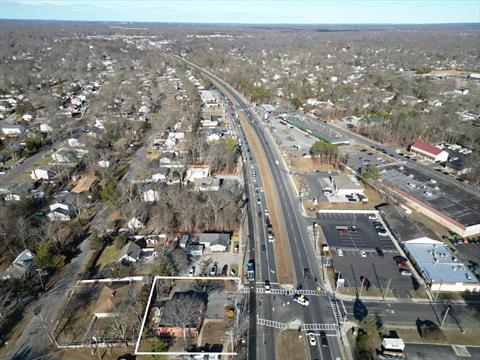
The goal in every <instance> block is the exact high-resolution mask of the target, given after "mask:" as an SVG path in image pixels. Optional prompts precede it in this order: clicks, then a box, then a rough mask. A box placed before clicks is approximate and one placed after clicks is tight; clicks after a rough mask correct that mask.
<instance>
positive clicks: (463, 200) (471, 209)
mask: <svg viewBox="0 0 480 360" xmlns="http://www.w3.org/2000/svg"><path fill="white" fill-rule="evenodd" d="M380 176H381V178H382V182H381V184H380V183H379V186H380V185H382V186H383V185H385V186H386V187H388V192H389V193H390V194H392V195H395V196H396V197H398V198H400V199H401V202H402V203H404V204H405V206H407V207H408V208H409V209H411V210H415V211H418V212H421V213H423V214H424V215H426V216H428V217H429V218H430V219H432V220H434V221H436V222H438V223H440V224H442V225H443V226H445V227H446V228H448V229H449V230H451V231H453V232H455V233H457V234H458V235H460V236H461V237H464V238H470V237H474V236H478V235H480V196H478V195H477V194H475V193H473V192H466V191H465V190H464V188H462V187H461V186H458V185H457V184H456V183H453V182H450V181H445V180H443V179H442V178H440V177H436V178H435V179H434V178H432V176H431V175H425V174H423V173H420V172H419V171H417V170H415V169H414V168H411V167H408V165H405V166H398V165H391V166H387V167H384V168H383V169H382V172H381V173H380Z"/></svg>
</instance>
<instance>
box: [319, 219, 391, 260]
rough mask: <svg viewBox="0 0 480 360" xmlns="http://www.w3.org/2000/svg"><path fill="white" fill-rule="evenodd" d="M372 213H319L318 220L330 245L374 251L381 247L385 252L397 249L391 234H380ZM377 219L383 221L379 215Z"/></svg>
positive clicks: (346, 248) (332, 246) (345, 248)
mask: <svg viewBox="0 0 480 360" xmlns="http://www.w3.org/2000/svg"><path fill="white" fill-rule="evenodd" d="M369 216H370V217H371V216H372V214H371V213H370V214H369V213H361V214H356V213H353V214H352V213H319V214H318V215H317V222H318V224H319V225H320V226H321V227H322V231H323V233H324V235H325V238H326V240H327V243H328V245H329V246H330V247H331V248H341V249H344V250H348V249H356V250H365V251H367V252H368V251H374V250H375V248H377V247H378V248H380V249H382V250H383V251H385V252H391V251H395V249H396V248H395V245H394V244H393V242H392V239H391V238H390V235H389V234H388V235H387V236H380V235H379V234H378V233H377V231H376V230H375V227H374V225H373V224H372V222H373V221H375V220H374V219H369ZM377 221H379V222H382V223H383V221H382V220H381V219H380V218H379V217H378V216H377Z"/></svg>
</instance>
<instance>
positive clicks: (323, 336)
mask: <svg viewBox="0 0 480 360" xmlns="http://www.w3.org/2000/svg"><path fill="white" fill-rule="evenodd" d="M320 344H322V346H323V347H328V340H327V334H325V331H320Z"/></svg>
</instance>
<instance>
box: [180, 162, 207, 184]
mask: <svg viewBox="0 0 480 360" xmlns="http://www.w3.org/2000/svg"><path fill="white" fill-rule="evenodd" d="M209 174H210V166H208V165H191V166H190V167H189V168H188V169H187V172H186V174H185V179H184V183H185V185H186V184H187V183H190V182H194V181H195V179H201V178H206V177H208V175H209Z"/></svg>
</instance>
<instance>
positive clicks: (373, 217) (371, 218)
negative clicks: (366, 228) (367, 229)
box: [368, 215, 377, 220]
mask: <svg viewBox="0 0 480 360" xmlns="http://www.w3.org/2000/svg"><path fill="white" fill-rule="evenodd" d="M368 219H369V220H377V216H376V215H368Z"/></svg>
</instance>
